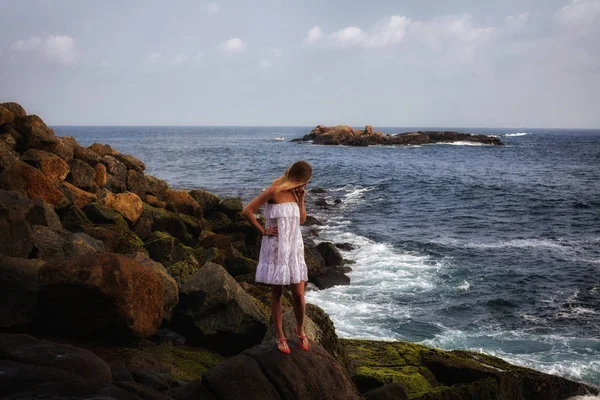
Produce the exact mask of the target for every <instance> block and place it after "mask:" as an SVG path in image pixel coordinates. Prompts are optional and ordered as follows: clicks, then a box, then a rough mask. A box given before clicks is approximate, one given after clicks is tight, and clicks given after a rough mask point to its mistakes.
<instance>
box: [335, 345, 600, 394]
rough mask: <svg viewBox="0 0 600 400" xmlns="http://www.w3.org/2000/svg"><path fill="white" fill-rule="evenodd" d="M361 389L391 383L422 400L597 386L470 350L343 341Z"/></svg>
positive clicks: (587, 390)
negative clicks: (518, 365)
mask: <svg viewBox="0 0 600 400" xmlns="http://www.w3.org/2000/svg"><path fill="white" fill-rule="evenodd" d="M342 343H343V344H344V346H345V348H346V350H347V352H348V354H349V357H350V359H351V362H352V364H353V367H354V370H355V372H356V373H355V375H354V377H353V379H354V381H355V382H356V384H357V385H358V388H359V390H360V391H361V392H366V391H370V390H373V389H376V388H379V387H382V386H384V385H387V384H389V383H392V382H398V383H400V384H402V385H403V386H404V388H405V389H406V394H407V397H408V398H411V399H412V398H415V399H421V400H438V399H472V398H477V399H483V400H488V399H489V400H492V399H500V400H542V399H547V400H558V399H567V398H569V397H571V396H576V395H582V394H592V393H593V394H596V393H598V390H597V389H593V388H590V387H588V386H586V385H585V384H582V383H577V382H573V381H569V380H567V379H565V378H561V377H558V376H553V375H547V374H543V373H541V372H537V371H533V370H530V369H528V368H523V367H517V366H514V365H511V364H509V363H507V362H506V361H504V360H501V359H499V358H496V357H492V356H488V355H486V354H482V353H474V352H468V351H450V352H447V351H442V350H437V349H432V348H429V347H425V346H422V345H418V344H414V343H406V342H374V341H368V340H348V339H344V340H342Z"/></svg>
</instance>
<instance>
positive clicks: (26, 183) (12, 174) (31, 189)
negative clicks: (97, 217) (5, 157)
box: [0, 162, 69, 207]
mask: <svg viewBox="0 0 600 400" xmlns="http://www.w3.org/2000/svg"><path fill="white" fill-rule="evenodd" d="M63 183H64V182H63ZM0 189H5V190H15V191H17V192H19V193H22V194H24V195H25V196H27V197H29V198H34V197H41V198H42V199H44V201H45V202H46V203H50V204H52V205H53V206H55V207H63V206H65V205H67V204H68V203H69V200H68V199H67V198H66V197H65V195H64V194H62V193H61V191H60V190H58V189H57V188H56V187H55V186H54V184H53V182H52V181H51V180H50V179H48V178H47V177H46V176H45V175H44V174H43V173H42V172H41V171H40V170H38V169H36V168H34V167H32V166H31V165H28V164H26V163H24V162H17V163H16V164H14V165H12V166H10V167H9V168H7V169H5V170H4V171H3V172H2V173H1V174H0Z"/></svg>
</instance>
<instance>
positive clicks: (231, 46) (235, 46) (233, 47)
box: [219, 37, 248, 54]
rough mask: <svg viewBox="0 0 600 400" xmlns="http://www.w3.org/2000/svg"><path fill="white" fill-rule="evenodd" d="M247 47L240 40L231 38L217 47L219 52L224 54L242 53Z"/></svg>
mask: <svg viewBox="0 0 600 400" xmlns="http://www.w3.org/2000/svg"><path fill="white" fill-rule="evenodd" d="M247 47H248V45H247V44H246V43H245V42H244V41H243V40H242V39H240V38H237V37H235V38H232V39H229V40H227V41H226V42H223V43H221V44H220V45H219V51H220V52H222V53H226V54H234V53H243V52H245V51H246V48H247Z"/></svg>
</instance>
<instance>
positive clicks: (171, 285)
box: [134, 253, 179, 322]
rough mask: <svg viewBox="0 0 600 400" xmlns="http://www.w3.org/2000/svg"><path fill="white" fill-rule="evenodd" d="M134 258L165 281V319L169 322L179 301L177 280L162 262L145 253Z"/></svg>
mask: <svg viewBox="0 0 600 400" xmlns="http://www.w3.org/2000/svg"><path fill="white" fill-rule="evenodd" d="M134 259H135V260H136V261H137V262H138V263H140V265H143V266H144V267H147V268H149V269H150V270H152V271H153V272H154V273H155V274H156V275H157V276H158V277H159V278H160V279H161V281H162V282H163V286H164V288H165V294H164V297H163V320H164V321H165V322H168V321H169V320H170V319H171V313H172V312H173V308H175V306H176V305H177V302H178V301H179V286H178V285H177V282H176V281H175V279H173V277H171V275H169V273H168V272H167V270H166V269H165V267H164V266H163V265H162V264H161V263H158V262H156V261H153V260H151V259H150V258H148V256H147V255H145V254H144V253H137V254H136V255H135V257H134Z"/></svg>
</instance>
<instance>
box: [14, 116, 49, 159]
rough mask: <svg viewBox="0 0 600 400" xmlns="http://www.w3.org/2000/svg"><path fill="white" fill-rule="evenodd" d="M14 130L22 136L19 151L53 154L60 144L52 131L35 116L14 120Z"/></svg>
mask: <svg viewBox="0 0 600 400" xmlns="http://www.w3.org/2000/svg"><path fill="white" fill-rule="evenodd" d="M15 130H16V131H17V132H19V133H20V134H21V135H22V138H21V142H20V143H19V149H20V150H21V151H25V150H27V149H38V150H44V151H49V152H51V153H52V152H54V151H55V150H56V148H57V147H58V144H59V143H60V142H59V140H58V138H56V137H55V136H54V131H53V130H52V129H50V128H48V126H46V124H45V123H44V121H42V120H41V118H40V117H38V116H37V115H28V116H26V117H23V118H18V119H16V120H15Z"/></svg>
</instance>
